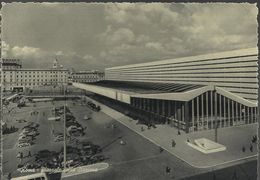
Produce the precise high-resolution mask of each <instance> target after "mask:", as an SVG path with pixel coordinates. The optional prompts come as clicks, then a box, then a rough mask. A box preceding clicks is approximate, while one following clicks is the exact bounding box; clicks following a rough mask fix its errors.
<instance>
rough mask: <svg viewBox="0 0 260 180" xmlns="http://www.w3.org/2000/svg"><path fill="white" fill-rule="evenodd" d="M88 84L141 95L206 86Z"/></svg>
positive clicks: (139, 83)
mask: <svg viewBox="0 0 260 180" xmlns="http://www.w3.org/2000/svg"><path fill="white" fill-rule="evenodd" d="M87 84H90V85H96V86H102V87H107V88H113V89H118V90H121V91H129V92H134V93H140V94H147V93H170V92H175V93H176V92H186V91H190V90H193V89H197V88H201V87H204V85H197V84H177V83H152V82H129V81H111V80H104V81H98V82H94V83H87Z"/></svg>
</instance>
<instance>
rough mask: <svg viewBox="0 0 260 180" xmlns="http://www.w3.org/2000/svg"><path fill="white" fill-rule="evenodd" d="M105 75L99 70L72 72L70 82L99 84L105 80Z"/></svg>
mask: <svg viewBox="0 0 260 180" xmlns="http://www.w3.org/2000/svg"><path fill="white" fill-rule="evenodd" d="M104 78H105V74H104V72H100V71H97V70H90V71H79V72H72V73H71V74H70V78H69V79H70V81H72V82H80V83H89V82H97V81H101V80H104Z"/></svg>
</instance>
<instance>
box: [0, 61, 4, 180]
mask: <svg viewBox="0 0 260 180" xmlns="http://www.w3.org/2000/svg"><path fill="white" fill-rule="evenodd" d="M0 71H1V86H0V88H1V93H0V108H1V110H0V148H1V149H0V163H1V164H2V159H3V157H2V154H3V145H2V144H3V135H2V132H3V131H2V130H3V129H2V122H3V84H4V82H3V80H4V76H3V75H4V73H3V60H2V59H1V62H0ZM2 172H3V167H2V165H0V179H1V178H2V177H1V176H2Z"/></svg>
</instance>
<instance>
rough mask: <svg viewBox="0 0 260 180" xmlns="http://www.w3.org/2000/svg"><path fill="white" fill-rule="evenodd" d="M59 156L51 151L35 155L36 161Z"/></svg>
mask: <svg viewBox="0 0 260 180" xmlns="http://www.w3.org/2000/svg"><path fill="white" fill-rule="evenodd" d="M55 155H57V153H56V152H55V151H49V150H47V149H46V150H41V151H39V152H38V153H37V154H36V155H35V159H36V160H37V159H41V158H51V157H53V156H55Z"/></svg>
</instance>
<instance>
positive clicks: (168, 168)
mask: <svg viewBox="0 0 260 180" xmlns="http://www.w3.org/2000/svg"><path fill="white" fill-rule="evenodd" d="M165 172H166V174H170V172H171V168H170V167H168V166H166V168H165Z"/></svg>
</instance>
